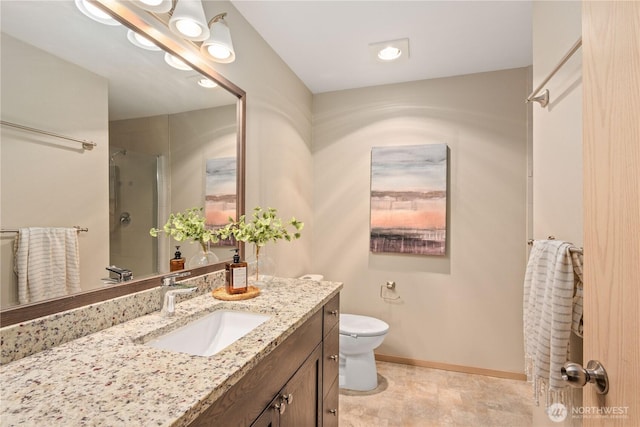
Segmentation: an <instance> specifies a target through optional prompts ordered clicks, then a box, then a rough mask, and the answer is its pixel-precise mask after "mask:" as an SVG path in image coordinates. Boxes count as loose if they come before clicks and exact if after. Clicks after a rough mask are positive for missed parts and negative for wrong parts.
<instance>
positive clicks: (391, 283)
mask: <svg viewBox="0 0 640 427" xmlns="http://www.w3.org/2000/svg"><path fill="white" fill-rule="evenodd" d="M385 288H387V290H389V291H392V292H395V290H396V282H394V281H391V280H390V281H388V282H387V283H385V284H384V285H380V298H382V299H383V300H385V301H395V300H399V299H400V296H396V297H395V298H389V297H387V296H384V295H383V293H384V289H385Z"/></svg>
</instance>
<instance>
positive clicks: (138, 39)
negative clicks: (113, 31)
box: [127, 30, 161, 51]
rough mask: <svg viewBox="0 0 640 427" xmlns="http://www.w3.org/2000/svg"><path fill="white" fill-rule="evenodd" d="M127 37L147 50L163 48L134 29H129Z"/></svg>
mask: <svg viewBox="0 0 640 427" xmlns="http://www.w3.org/2000/svg"><path fill="white" fill-rule="evenodd" d="M127 39H128V40H129V41H130V42H131V43H133V44H134V45H135V46H137V47H139V48H141V49H145V50H153V51H159V50H161V49H160V48H159V47H158V46H156V44H155V43H153V42H152V41H151V40H149V39H148V38H146V37H145V36H142V35H140V34H138V33H136V32H135V31H133V30H129V31H127Z"/></svg>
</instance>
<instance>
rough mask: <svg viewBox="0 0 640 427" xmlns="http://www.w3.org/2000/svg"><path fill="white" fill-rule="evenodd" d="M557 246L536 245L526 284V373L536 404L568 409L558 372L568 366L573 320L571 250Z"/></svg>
mask: <svg viewBox="0 0 640 427" xmlns="http://www.w3.org/2000/svg"><path fill="white" fill-rule="evenodd" d="M570 247H571V244H569V243H567V242H562V241H559V240H536V241H535V242H534V244H533V248H532V249H531V254H530V255H529V262H528V263H527V269H526V273H525V279H524V342H525V368H526V369H525V372H526V374H527V379H528V380H529V381H531V382H533V384H534V399H535V403H536V405H539V396H540V394H541V393H545V394H546V406H547V407H549V406H550V405H552V404H554V403H563V404H565V406H567V407H570V402H569V399H568V398H569V397H570V395H569V391H568V388H567V384H566V382H564V381H563V380H562V375H561V373H560V368H562V366H563V365H564V364H565V362H566V361H567V354H568V349H569V336H570V335H571V323H572V314H573V296H574V286H575V281H574V272H573V265H572V262H571V253H570V251H569V248H570Z"/></svg>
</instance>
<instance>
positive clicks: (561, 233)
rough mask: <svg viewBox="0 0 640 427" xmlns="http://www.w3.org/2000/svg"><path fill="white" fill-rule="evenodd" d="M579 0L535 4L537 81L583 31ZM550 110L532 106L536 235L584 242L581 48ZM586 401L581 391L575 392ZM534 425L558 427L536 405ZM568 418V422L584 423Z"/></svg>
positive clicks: (576, 350)
mask: <svg viewBox="0 0 640 427" xmlns="http://www.w3.org/2000/svg"><path fill="white" fill-rule="evenodd" d="M581 12H582V10H581V3H580V2H579V1H554V2H544V1H535V2H533V85H534V86H538V85H539V84H540V82H542V80H543V79H544V78H545V77H546V76H547V75H548V74H549V72H551V70H552V69H553V68H554V67H555V66H556V65H557V64H558V62H559V61H560V59H561V58H562V57H563V56H564V55H565V54H566V53H567V51H568V50H569V48H570V47H571V46H573V44H574V43H575V42H576V40H578V38H579V37H580V36H581V34H582V22H581V20H582V14H581ZM546 88H548V89H549V93H550V102H549V105H548V106H547V107H546V108H541V107H540V106H539V105H538V104H534V105H533V221H532V222H533V238H535V239H545V238H547V237H548V236H551V235H552V236H555V237H556V238H558V239H562V240H567V241H570V242H573V243H574V244H576V245H578V246H582V244H583V237H582V226H583V221H582V218H583V217H582V209H583V203H582V49H580V50H578V51H577V52H576V53H575V54H574V55H573V56H572V58H571V59H570V60H569V61H568V62H567V63H566V64H565V65H564V66H563V67H562V68H561V69H560V71H558V73H557V74H556V75H555V76H554V77H553V78H552V79H551V80H550V81H549V83H548V84H547V86H546ZM570 352H571V359H572V360H575V361H578V362H582V360H581V359H582V339H581V338H578V337H576V336H575V335H573V334H572V336H571V343H570ZM574 397H575V399H577V400H575V401H574V402H573V404H574V405H576V406H579V405H581V393H580V392H579V391H578V392H576V393H574ZM533 420H534V425H536V426H552V425H558V424H557V423H555V422H553V421H551V420H550V419H549V418H548V416H547V415H546V413H545V411H544V405H542V406H540V407H537V408H536V407H534V411H533ZM579 421H580V420H578V419H576V420H572V419H570V418H568V419H567V420H566V421H565V422H564V423H563V425H567V426H568V425H572V423H573V425H579V424H580V422H579Z"/></svg>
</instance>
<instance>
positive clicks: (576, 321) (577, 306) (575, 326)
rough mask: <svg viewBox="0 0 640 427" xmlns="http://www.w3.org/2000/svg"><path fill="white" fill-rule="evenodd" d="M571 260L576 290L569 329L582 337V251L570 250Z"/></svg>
mask: <svg viewBox="0 0 640 427" xmlns="http://www.w3.org/2000/svg"><path fill="white" fill-rule="evenodd" d="M571 261H572V263H573V272H574V273H575V282H576V290H575V294H574V295H573V319H572V321H571V330H572V331H573V333H574V334H576V335H577V336H579V337H582V331H583V328H584V326H583V321H582V312H583V292H584V290H583V284H582V252H574V251H572V252H571Z"/></svg>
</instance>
